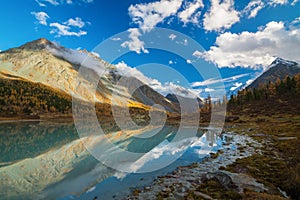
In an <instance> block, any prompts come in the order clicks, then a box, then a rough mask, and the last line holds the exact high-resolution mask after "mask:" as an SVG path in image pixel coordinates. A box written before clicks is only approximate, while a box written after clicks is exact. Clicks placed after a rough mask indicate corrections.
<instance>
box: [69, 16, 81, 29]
mask: <svg viewBox="0 0 300 200" xmlns="http://www.w3.org/2000/svg"><path fill="white" fill-rule="evenodd" d="M64 24H65V25H68V26H75V27H78V28H82V27H84V26H85V22H83V21H82V19H81V18H79V17H76V18H75V19H72V18H70V19H69V20H68V21H66V22H65V23H64Z"/></svg>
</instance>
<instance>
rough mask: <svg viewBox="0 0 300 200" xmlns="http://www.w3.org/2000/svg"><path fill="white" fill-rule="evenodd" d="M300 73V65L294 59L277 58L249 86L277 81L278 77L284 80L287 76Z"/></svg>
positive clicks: (253, 86)
mask: <svg viewBox="0 0 300 200" xmlns="http://www.w3.org/2000/svg"><path fill="white" fill-rule="evenodd" d="M298 73H300V65H299V64H298V63H296V62H293V61H288V60H284V59H282V58H276V59H275V60H274V61H273V62H272V63H271V65H270V66H268V67H267V68H266V70H265V71H264V73H263V74H262V75H260V76H259V77H257V78H256V79H255V80H254V81H253V82H252V83H251V84H250V85H249V86H248V87H247V88H250V89H253V88H258V87H259V85H264V84H267V83H269V82H275V81H276V80H277V79H280V80H283V79H284V78H285V77H286V76H290V77H292V76H295V75H296V74H298Z"/></svg>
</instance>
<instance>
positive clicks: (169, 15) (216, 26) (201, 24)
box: [0, 0, 300, 94]
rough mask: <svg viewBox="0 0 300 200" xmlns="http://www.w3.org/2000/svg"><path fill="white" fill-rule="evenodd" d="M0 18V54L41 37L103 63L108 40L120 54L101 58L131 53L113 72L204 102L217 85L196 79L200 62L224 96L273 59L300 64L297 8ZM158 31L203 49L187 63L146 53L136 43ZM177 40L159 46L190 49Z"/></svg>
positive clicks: (167, 2) (163, 2)
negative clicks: (187, 92)
mask: <svg viewBox="0 0 300 200" xmlns="http://www.w3.org/2000/svg"><path fill="white" fill-rule="evenodd" d="M0 11H1V12H0V18H1V21H0V26H1V27H2V31H1V37H0V50H6V49H8V48H11V47H16V46H20V45H22V44H24V43H26V42H28V41H32V40H35V39H37V38H41V37H44V38H47V39H49V40H51V41H55V42H57V43H59V44H61V45H62V46H65V47H68V48H72V49H87V50H88V51H93V52H96V53H98V54H100V57H101V56H102V55H104V54H105V53H106V52H101V51H100V52H97V48H96V47H97V45H99V44H101V42H103V41H106V40H111V41H115V42H116V43H117V44H118V45H119V46H118V47H116V48H107V49H105V51H108V52H112V53H114V52H113V51H120V50H123V49H127V50H128V51H129V52H128V53H126V55H122V56H121V57H119V58H118V59H116V60H114V61H112V62H113V63H114V64H117V65H119V66H120V65H123V67H124V66H125V67H126V66H131V67H136V68H137V69H139V70H140V71H142V72H143V73H144V74H146V75H147V76H150V77H152V78H153V79H157V80H158V81H160V82H162V83H164V84H168V85H170V83H171V82H173V83H176V84H179V85H183V86H185V87H186V86H187V85H188V86H189V87H190V88H191V89H192V90H195V91H196V92H200V93H202V94H205V91H209V89H206V90H205V88H207V87H209V84H211V83H215V82H218V80H216V79H218V78H217V77H209V78H208V80H207V78H206V80H205V78H204V77H202V76H201V75H199V74H198V73H197V70H195V67H194V66H193V64H194V63H195V62H197V61H198V60H199V59H201V60H205V61H207V62H208V63H209V64H207V66H203V67H210V66H211V64H214V65H215V66H216V67H217V69H218V71H219V72H220V74H221V77H222V78H223V81H224V85H225V87H226V89H227V90H228V91H230V90H234V89H237V88H239V87H241V86H242V85H244V84H246V82H248V83H249V82H250V81H251V80H253V79H254V78H255V77H256V76H257V75H258V74H260V73H261V72H262V70H263V68H265V67H266V66H268V65H269V64H270V63H271V62H272V60H274V59H275V58H276V57H282V58H285V59H289V60H294V61H298V62H300V56H299V55H300V1H299V0H239V1H238V0H151V1H150V0H147V1H142V0H126V1H123V0H101V1H100V0H24V1H19V0H10V1H6V2H5V3H2V5H1V8H0ZM156 27H162V28H167V29H171V30H174V31H177V32H180V33H182V34H184V35H186V36H187V37H189V38H190V39H192V40H195V41H196V42H198V43H199V44H200V45H201V46H202V47H203V49H202V50H201V51H194V53H193V52H192V53H191V54H192V55H191V57H190V59H186V58H182V57H180V56H178V55H176V54H174V52H173V51H172V49H169V50H168V51H160V50H157V49H147V48H146V46H147V45H146V44H145V41H143V39H142V38H143V36H144V35H147V34H148V33H150V32H151V31H153V30H154V29H155V28H156ZM119 33H123V34H121V35H120V36H121V37H120V38H114V35H115V34H119ZM177 36H178V35H176V34H173V36H172V35H171V34H170V37H169V38H165V40H168V39H169V40H172V41H173V42H177V43H178V44H181V45H182V46H186V47H187V48H189V45H190V44H189V43H190V42H186V44H185V40H184V39H183V40H180V41H179V38H180V37H179V36H178V37H177ZM112 38H114V39H115V40H112ZM190 39H189V40H190ZM178 48H180V46H179V47H178ZM190 48H192V47H190ZM102 51H103V49H102ZM104 59H105V58H104ZM147 63H159V64H161V65H164V66H166V67H167V68H168V67H169V68H170V69H174V70H176V72H178V74H179V75H180V76H183V77H184V78H185V79H186V80H187V83H186V84H184V83H183V81H182V80H179V79H180V78H179V76H175V75H174V76H173V75H171V73H172V72H171V71H172V70H171V71H170V74H169V75H168V70H166V71H164V70H163V69H162V68H160V67H162V66H155V64H153V65H151V66H150V65H148V66H146V67H145V64H147ZM141 65H143V67H139V66H141ZM151 67H152V68H151ZM161 69H162V70H161ZM163 72H165V73H163Z"/></svg>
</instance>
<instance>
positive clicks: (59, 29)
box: [50, 22, 87, 37]
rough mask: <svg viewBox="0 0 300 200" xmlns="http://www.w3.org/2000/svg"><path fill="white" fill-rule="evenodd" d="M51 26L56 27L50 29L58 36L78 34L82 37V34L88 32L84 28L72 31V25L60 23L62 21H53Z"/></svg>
mask: <svg viewBox="0 0 300 200" xmlns="http://www.w3.org/2000/svg"><path fill="white" fill-rule="evenodd" d="M50 27H54V29H52V30H51V31H50V33H51V34H55V33H56V34H57V37H60V36H77V37H80V36H82V35H86V34H87V32H86V31H82V30H79V31H78V32H75V31H70V29H71V27H70V26H66V25H63V24H60V23H57V22H55V23H51V24H50Z"/></svg>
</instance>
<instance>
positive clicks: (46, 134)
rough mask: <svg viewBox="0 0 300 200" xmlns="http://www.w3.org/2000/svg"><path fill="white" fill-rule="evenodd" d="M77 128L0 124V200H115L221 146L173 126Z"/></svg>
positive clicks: (206, 132)
mask: <svg viewBox="0 0 300 200" xmlns="http://www.w3.org/2000/svg"><path fill="white" fill-rule="evenodd" d="M76 128H77V127H75V125H74V123H71V122H69V123H67V122H44V121H36V122H10V123H1V124H0V139H1V140H0V149H1V154H2V156H1V160H0V184H1V186H0V199H18V200H20V199H61V200H63V199H64V200H65V199H93V198H94V197H95V196H97V197H98V199H105V200H106V199H120V198H124V197H126V196H127V194H128V193H129V192H130V190H132V189H133V188H136V187H143V186H144V185H147V184H149V183H151V182H152V181H153V180H154V179H155V178H156V177H157V176H160V175H164V174H166V173H168V172H171V171H173V170H175V169H176V167H178V166H185V165H189V164H192V163H193V162H198V161H201V160H202V159H203V158H204V157H205V156H206V155H207V154H209V153H210V152H215V151H217V150H218V149H219V148H220V147H221V144H222V138H220V137H218V136H217V135H216V132H215V131H213V129H209V128H203V129H198V130H197V131H196V132H195V130H194V129H192V128H191V127H184V128H183V129H181V135H180V134H179V131H178V127H173V126H164V127H163V128H162V129H161V128H158V127H145V128H141V129H135V130H130V129H128V130H122V131H120V130H110V132H107V133H105V134H104V135H101V134H94V135H88V136H86V137H79V135H78V134H77V130H76ZM85 128H86V129H87V130H88V129H89V126H88V124H87V125H86V127H85ZM178 135H179V136H178ZM99 160H100V161H99Z"/></svg>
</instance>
